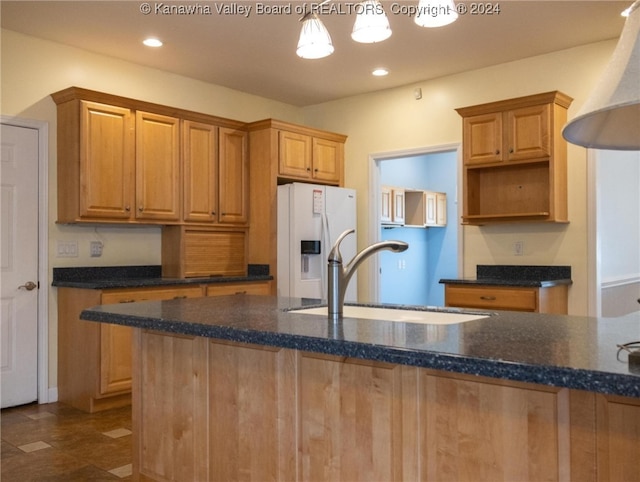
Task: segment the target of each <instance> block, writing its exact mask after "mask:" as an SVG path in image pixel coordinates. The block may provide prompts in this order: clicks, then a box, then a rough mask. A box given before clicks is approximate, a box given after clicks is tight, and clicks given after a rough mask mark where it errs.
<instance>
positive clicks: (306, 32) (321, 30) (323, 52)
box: [296, 14, 334, 59]
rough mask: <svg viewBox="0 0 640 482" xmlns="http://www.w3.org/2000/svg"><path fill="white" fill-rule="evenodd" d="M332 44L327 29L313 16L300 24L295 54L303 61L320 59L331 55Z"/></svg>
mask: <svg viewBox="0 0 640 482" xmlns="http://www.w3.org/2000/svg"><path fill="white" fill-rule="evenodd" d="M333 50H334V49H333V44H332V43H331V36H330V35H329V32H328V30H327V28H326V27H325V26H324V24H323V23H322V22H321V21H320V19H319V18H318V17H317V16H316V15H315V14H314V15H310V16H309V17H307V18H306V19H305V20H304V21H303V22H302V30H301V31H300V40H298V48H297V49H296V54H298V57H302V58H303V59H321V58H323V57H327V56H328V55H331V54H332V53H333Z"/></svg>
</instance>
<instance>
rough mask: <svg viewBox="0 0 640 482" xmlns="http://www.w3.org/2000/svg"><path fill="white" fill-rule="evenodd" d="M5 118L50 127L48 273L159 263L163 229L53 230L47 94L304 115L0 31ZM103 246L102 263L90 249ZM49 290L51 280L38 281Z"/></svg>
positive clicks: (234, 114) (52, 374) (294, 118)
mask: <svg viewBox="0 0 640 482" xmlns="http://www.w3.org/2000/svg"><path fill="white" fill-rule="evenodd" d="M1 59H2V77H1V84H0V85H1V86H2V87H1V97H0V101H1V104H0V106H1V111H0V113H1V114H3V115H9V116H18V117H22V118H27V119H36V120H41V121H46V122H48V123H49V211H48V214H49V273H51V272H52V268H53V267H67V266H109V265H111V266H113V265H145V264H160V262H161V259H160V246H161V243H160V228H157V227H138V228H133V227H121V228H114V227H98V228H97V229H94V228H92V227H86V226H73V225H58V224H55V220H56V210H57V202H56V196H57V189H56V183H57V172H56V158H57V156H56V106H55V103H54V102H53V100H52V99H51V97H50V95H49V94H51V93H53V92H57V91H59V90H62V89H65V88H67V87H70V86H73V85H75V86H78V87H84V88H87V89H92V90H97V91H102V92H108V93H110V94H115V95H121V96H125V97H131V98H135V99H141V100H145V101H149V102H155V103H159V104H165V105H170V106H174V107H179V108H183V109H189V110H194V111H197V112H204V113H208V114H214V115H218V116H221V117H227V118H230V119H238V120H242V121H253V120H259V119H265V118H268V117H274V118H279V119H283V120H287V121H291V122H302V116H301V111H300V109H299V108H298V107H294V106H291V105H288V104H284V103H281V102H275V101H271V100H268V99H265V98H261V97H257V96H253V95H248V94H244V93H242V92H238V91H234V90H231V89H227V88H224V87H219V86H216V85H212V84H207V83H204V82H200V81H197V80H193V79H189V78H186V77H181V76H179V75H175V74H171V73H169V72H163V71H159V70H156V69H150V68H146V67H142V66H139V65H135V64H131V63H128V62H122V61H119V60H116V59H113V58H110V57H105V56H101V55H95V54H93V53H90V52H87V51H84V50H80V49H76V48H71V47H67V46H64V45H60V44H56V43H52V42H47V41H43V40H40V39H37V38H34V37H30V36H25V35H22V34H18V33H16V32H13V31H10V30H2V57H1ZM96 236H99V237H100V239H101V240H102V241H103V242H104V254H103V256H102V257H101V258H91V257H90V256H89V243H90V241H92V240H95V239H96ZM58 240H76V241H78V246H79V254H80V255H79V257H77V258H57V257H56V247H57V242H58ZM40 281H41V284H42V285H45V286H47V285H50V283H51V280H40ZM57 322H58V317H57V294H56V290H55V288H50V289H49V386H50V387H56V386H57V365H58V362H57V326H58V325H57Z"/></svg>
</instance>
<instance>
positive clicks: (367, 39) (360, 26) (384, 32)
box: [351, 0, 391, 44]
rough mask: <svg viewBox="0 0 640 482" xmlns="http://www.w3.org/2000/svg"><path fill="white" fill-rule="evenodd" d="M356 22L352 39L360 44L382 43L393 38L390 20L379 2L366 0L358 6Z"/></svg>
mask: <svg viewBox="0 0 640 482" xmlns="http://www.w3.org/2000/svg"><path fill="white" fill-rule="evenodd" d="M356 14H357V15H356V21H355V23H354V24H353V31H352V32H351V38H352V39H353V40H355V41H356V42H360V43H366V44H370V43H375V42H382V41H383V40H386V39H388V38H389V37H390V36H391V27H390V26H389V19H388V18H387V16H386V14H385V13H384V8H382V4H381V3H380V2H379V1H378V0H365V1H364V2H361V3H359V4H358V5H356Z"/></svg>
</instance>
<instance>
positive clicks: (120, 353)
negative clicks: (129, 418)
mask: <svg viewBox="0 0 640 482" xmlns="http://www.w3.org/2000/svg"><path fill="white" fill-rule="evenodd" d="M131 334H132V332H131V328H130V327H128V326H120V325H108V324H105V323H101V324H100V388H99V390H98V393H99V394H100V395H108V394H111V393H116V392H123V391H130V390H131Z"/></svg>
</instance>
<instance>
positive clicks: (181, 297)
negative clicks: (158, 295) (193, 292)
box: [173, 295, 187, 300]
mask: <svg viewBox="0 0 640 482" xmlns="http://www.w3.org/2000/svg"><path fill="white" fill-rule="evenodd" d="M186 298H187V295H182V296H174V297H173V299H174V300H184V299H186Z"/></svg>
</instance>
